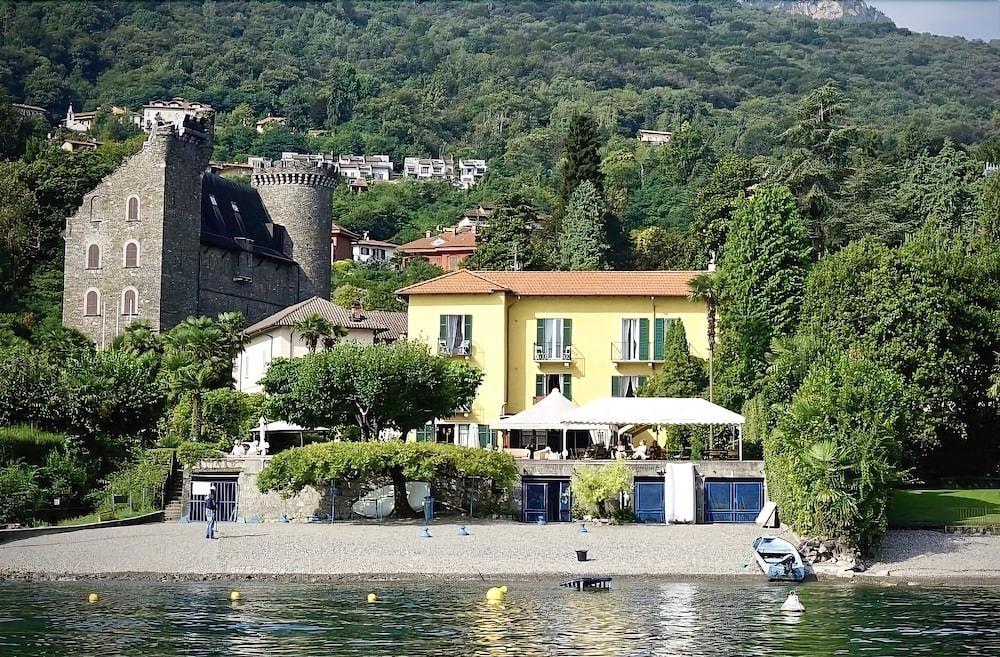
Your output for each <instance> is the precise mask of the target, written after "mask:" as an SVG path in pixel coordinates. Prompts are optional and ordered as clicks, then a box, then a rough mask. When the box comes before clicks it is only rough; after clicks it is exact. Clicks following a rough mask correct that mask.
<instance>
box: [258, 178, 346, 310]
mask: <svg viewBox="0 0 1000 657" xmlns="http://www.w3.org/2000/svg"><path fill="white" fill-rule="evenodd" d="M336 181H337V174H336V172H335V171H334V170H333V166H332V164H331V163H329V162H322V161H319V162H317V161H315V160H309V159H305V158H303V159H294V160H277V161H274V162H267V161H265V162H263V163H262V164H261V165H260V166H257V167H255V168H254V171H253V176H252V177H251V183H250V184H251V185H252V186H253V187H254V189H256V190H257V193H258V194H260V198H261V200H262V201H263V202H264V207H266V208H267V212H268V214H269V215H270V216H271V220H272V221H273V222H274V223H276V224H280V225H282V226H284V227H285V231H286V232H287V234H288V237H289V238H290V239H291V242H292V252H291V257H292V258H293V259H294V260H295V261H296V262H297V263H298V264H299V267H300V268H301V276H300V279H299V294H298V297H299V301H303V300H305V299H309V298H311V297H314V296H317V297H321V298H323V299H329V298H330V231H331V229H332V227H333V226H332V225H333V187H334V185H335V184H336Z"/></svg>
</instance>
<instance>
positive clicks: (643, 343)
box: [618, 317, 649, 361]
mask: <svg viewBox="0 0 1000 657" xmlns="http://www.w3.org/2000/svg"><path fill="white" fill-rule="evenodd" d="M618 360H621V361H643V360H649V320H648V319H647V318H645V317H641V318H636V317H623V318H622V333H621V342H620V343H618Z"/></svg>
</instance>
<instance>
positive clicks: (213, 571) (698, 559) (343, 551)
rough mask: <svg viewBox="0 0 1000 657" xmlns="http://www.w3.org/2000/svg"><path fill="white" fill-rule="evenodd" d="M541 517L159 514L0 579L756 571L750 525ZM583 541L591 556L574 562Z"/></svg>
mask: <svg viewBox="0 0 1000 657" xmlns="http://www.w3.org/2000/svg"><path fill="white" fill-rule="evenodd" d="M578 526H579V525H578V524H577V523H573V524H565V523H552V524H549V525H544V526H538V525H530V524H520V523H511V522H488V523H473V524H470V525H469V526H468V530H469V533H470V535H469V536H459V532H458V524H455V523H447V522H435V523H433V524H432V526H431V528H430V532H431V535H432V538H429V539H428V538H421V536H420V533H421V527H420V525H419V524H413V523H389V524H384V525H378V524H375V523H365V524H361V523H337V524H334V525H301V524H277V523H269V524H260V525H237V524H223V525H220V526H219V527H220V535H221V539H220V540H217V541H209V540H207V539H205V538H204V525H203V524H197V525H192V524H179V523H163V524H152V525H140V526H135V527H116V528H108V529H91V530H84V531H78V532H73V533H68V534H57V535H51V536H37V537H34V538H29V539H24V540H20V541H15V542H12V543H7V544H5V545H0V579H25V578H34V579H39V578H44V579H57V578H60V577H66V576H69V577H108V578H129V579H233V578H239V579H243V578H271V577H276V578H281V579H295V580H306V581H308V580H311V579H317V580H320V581H336V580H359V579H363V580H369V579H382V578H401V579H407V578H414V577H432V578H478V577H479V576H480V575H482V576H493V577H495V576H501V575H502V576H505V577H509V578H514V579H530V578H532V577H537V576H560V577H561V576H571V575H609V576H638V577H662V578H680V579H683V578H691V577H711V578H723V579H725V578H733V577H761V574H760V573H759V571H758V570H757V569H756V568H755V567H753V566H751V567H749V568H746V567H745V566H746V564H748V563H749V562H750V561H751V556H752V555H751V551H750V541H751V540H752V539H753V538H754V537H755V536H757V535H759V534H760V533H762V530H761V529H759V528H757V527H755V526H753V525H688V526H664V525H627V526H622V527H607V526H592V525H589V524H588V529H589V530H590V531H589V532H587V533H585V534H583V533H579V532H578V531H577V528H578ZM578 549H586V550H587V551H588V561H586V562H579V561H577V560H576V554H575V550H578ZM867 575H868V576H874V577H877V578H890V579H896V578H897V577H902V578H908V579H914V578H930V579H949V580H950V579H962V578H972V579H977V580H982V579H987V580H988V579H993V578H1000V538H997V537H963V536H951V535H944V534H937V533H935V532H892V533H891V534H890V536H889V539H888V542H887V545H886V548H885V549H884V551H883V556H882V559H881V560H880V561H879V562H878V563H876V564H875V565H874V566H873V567H872V568H871V569H870V570H869V572H868V574H867Z"/></svg>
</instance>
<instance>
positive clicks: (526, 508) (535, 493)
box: [521, 482, 549, 522]
mask: <svg viewBox="0 0 1000 657" xmlns="http://www.w3.org/2000/svg"><path fill="white" fill-rule="evenodd" d="M523 495H524V497H523V499H524V504H523V506H522V513H521V516H522V518H521V520H523V521H524V522H538V519H539V518H542V519H543V520H545V521H548V519H549V512H548V499H549V485H548V484H547V483H535V482H525V484H524V491H523Z"/></svg>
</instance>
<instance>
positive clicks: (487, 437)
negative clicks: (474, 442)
mask: <svg viewBox="0 0 1000 657" xmlns="http://www.w3.org/2000/svg"><path fill="white" fill-rule="evenodd" d="M479 446H480V447H482V448H484V449H488V448H490V447H493V432H491V431H490V427H489V425H487V424H480V425H479Z"/></svg>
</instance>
